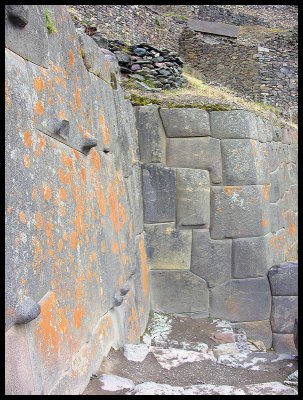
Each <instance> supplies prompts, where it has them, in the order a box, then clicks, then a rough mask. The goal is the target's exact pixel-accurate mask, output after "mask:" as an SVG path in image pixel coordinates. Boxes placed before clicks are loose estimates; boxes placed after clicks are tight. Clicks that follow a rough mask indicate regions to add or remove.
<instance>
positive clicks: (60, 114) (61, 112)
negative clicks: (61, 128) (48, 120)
mask: <svg viewBox="0 0 303 400" xmlns="http://www.w3.org/2000/svg"><path fill="white" fill-rule="evenodd" d="M59 118H60V119H65V112H64V111H63V110H60V111H59Z"/></svg>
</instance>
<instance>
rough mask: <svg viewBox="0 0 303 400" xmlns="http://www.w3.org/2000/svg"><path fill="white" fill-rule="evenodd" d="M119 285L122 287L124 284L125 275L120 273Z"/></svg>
mask: <svg viewBox="0 0 303 400" xmlns="http://www.w3.org/2000/svg"><path fill="white" fill-rule="evenodd" d="M118 285H119V288H121V287H122V285H123V276H122V275H121V274H120V275H119V278H118Z"/></svg>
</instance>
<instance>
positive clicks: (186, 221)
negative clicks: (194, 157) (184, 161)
mask: <svg viewBox="0 0 303 400" xmlns="http://www.w3.org/2000/svg"><path fill="white" fill-rule="evenodd" d="M176 196H177V225H178V226H191V225H192V226H193V225H203V227H204V228H208V227H209V215H210V183H209V172H208V171H203V170H201V171H200V170H197V169H189V168H177V169H176Z"/></svg>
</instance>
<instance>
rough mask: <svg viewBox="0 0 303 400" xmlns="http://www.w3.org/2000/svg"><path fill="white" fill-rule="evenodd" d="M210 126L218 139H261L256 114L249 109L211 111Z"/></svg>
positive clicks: (213, 134)
mask: <svg viewBox="0 0 303 400" xmlns="http://www.w3.org/2000/svg"><path fill="white" fill-rule="evenodd" d="M210 126H211V132H212V136H213V137H215V138H217V139H257V140H258V139H259V136H258V126H257V122H256V115H255V114H253V113H251V112H249V111H239V110H232V111H211V112H210Z"/></svg>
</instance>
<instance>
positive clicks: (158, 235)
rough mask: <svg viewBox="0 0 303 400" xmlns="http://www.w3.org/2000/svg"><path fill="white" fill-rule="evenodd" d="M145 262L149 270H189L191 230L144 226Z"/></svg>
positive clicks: (167, 225)
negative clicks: (146, 261)
mask: <svg viewBox="0 0 303 400" xmlns="http://www.w3.org/2000/svg"><path fill="white" fill-rule="evenodd" d="M144 230H145V235H146V236H145V238H146V239H145V240H146V252H147V260H148V265H149V268H150V269H187V270H189V268H190V255H191V240H192V232H191V230H178V229H175V225H174V224H173V223H170V224H163V223H162V224H155V225H154V224H146V225H144Z"/></svg>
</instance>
